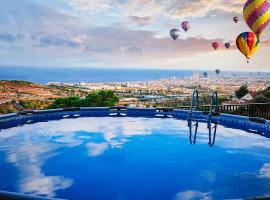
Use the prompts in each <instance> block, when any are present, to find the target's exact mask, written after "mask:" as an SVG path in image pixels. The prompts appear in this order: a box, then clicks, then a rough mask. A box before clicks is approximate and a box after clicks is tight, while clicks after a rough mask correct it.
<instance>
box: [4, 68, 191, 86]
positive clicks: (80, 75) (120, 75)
mask: <svg viewBox="0 0 270 200" xmlns="http://www.w3.org/2000/svg"><path fill="white" fill-rule="evenodd" d="M193 73H194V71H193V70H166V69H161V70H160V69H159V70H157V69H119V68H107V69H105V68H53V67H47V68H45V67H0V80H24V81H30V82H34V83H39V84H47V83H48V82H64V83H78V82H91V83H96V82H131V81H148V80H160V79H164V78H170V77H176V78H183V77H187V76H192V74H193Z"/></svg>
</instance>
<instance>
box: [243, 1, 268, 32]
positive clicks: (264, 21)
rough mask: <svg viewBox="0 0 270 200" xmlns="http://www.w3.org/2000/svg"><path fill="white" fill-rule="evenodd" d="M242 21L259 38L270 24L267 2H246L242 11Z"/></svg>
mask: <svg viewBox="0 0 270 200" xmlns="http://www.w3.org/2000/svg"><path fill="white" fill-rule="evenodd" d="M243 15H244V19H245V21H246V23H247V25H248V26H249V28H250V29H251V30H252V31H253V32H254V33H255V34H256V35H257V37H260V35H261V34H262V32H263V30H264V29H265V28H266V27H267V25H268V24H269V22H270V5H269V2H268V0H248V1H247V2H246V4H245V6H244V10H243Z"/></svg>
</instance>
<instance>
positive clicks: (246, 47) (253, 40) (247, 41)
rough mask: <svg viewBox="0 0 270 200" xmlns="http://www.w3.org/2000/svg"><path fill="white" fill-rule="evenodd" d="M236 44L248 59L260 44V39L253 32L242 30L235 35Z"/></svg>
mask: <svg viewBox="0 0 270 200" xmlns="http://www.w3.org/2000/svg"><path fill="white" fill-rule="evenodd" d="M236 45H237V48H238V49H239V51H241V53H242V54H243V55H244V56H246V58H247V59H250V58H251V56H252V55H253V54H254V53H255V52H256V50H257V49H258V47H259V46H260V40H259V38H258V37H257V36H256V35H255V34H254V33H253V32H244V33H241V34H240V35H239V36H238V37H237V39H236Z"/></svg>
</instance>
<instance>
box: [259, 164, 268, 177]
mask: <svg viewBox="0 0 270 200" xmlns="http://www.w3.org/2000/svg"><path fill="white" fill-rule="evenodd" d="M259 177H261V178H270V163H266V164H264V165H263V167H262V168H261V170H260V175H259Z"/></svg>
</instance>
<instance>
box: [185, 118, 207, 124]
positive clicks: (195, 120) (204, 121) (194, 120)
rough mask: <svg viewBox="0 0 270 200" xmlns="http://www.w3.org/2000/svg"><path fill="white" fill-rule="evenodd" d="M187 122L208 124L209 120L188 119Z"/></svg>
mask: <svg viewBox="0 0 270 200" xmlns="http://www.w3.org/2000/svg"><path fill="white" fill-rule="evenodd" d="M187 120H188V121H192V122H203V123H209V122H210V120H209V119H195V118H188V119H187Z"/></svg>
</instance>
